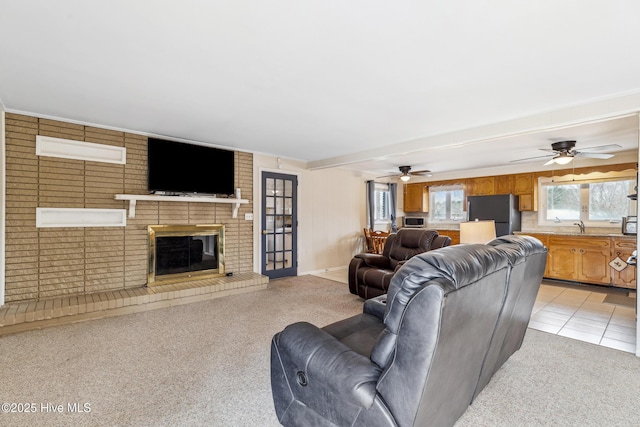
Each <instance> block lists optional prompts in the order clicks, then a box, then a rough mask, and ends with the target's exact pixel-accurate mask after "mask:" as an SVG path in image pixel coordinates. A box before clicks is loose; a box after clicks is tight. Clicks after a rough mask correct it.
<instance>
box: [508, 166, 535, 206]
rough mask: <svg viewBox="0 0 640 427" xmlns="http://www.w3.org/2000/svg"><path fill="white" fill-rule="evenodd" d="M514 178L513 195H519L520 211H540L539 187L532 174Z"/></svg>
mask: <svg viewBox="0 0 640 427" xmlns="http://www.w3.org/2000/svg"><path fill="white" fill-rule="evenodd" d="M512 176H513V194H516V195H518V209H519V210H521V211H537V210H538V186H537V184H536V179H535V176H534V174H532V173H519V174H516V175H512Z"/></svg>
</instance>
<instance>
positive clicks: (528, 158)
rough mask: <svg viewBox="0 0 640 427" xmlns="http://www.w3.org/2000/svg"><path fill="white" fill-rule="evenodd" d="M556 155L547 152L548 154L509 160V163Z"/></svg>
mask: <svg viewBox="0 0 640 427" xmlns="http://www.w3.org/2000/svg"><path fill="white" fill-rule="evenodd" d="M554 155H555V154H547V155H546V156H534V157H526V158H524V159H516V160H509V163H514V162H524V161H526V160H535V159H544V158H546V157H551V156H554Z"/></svg>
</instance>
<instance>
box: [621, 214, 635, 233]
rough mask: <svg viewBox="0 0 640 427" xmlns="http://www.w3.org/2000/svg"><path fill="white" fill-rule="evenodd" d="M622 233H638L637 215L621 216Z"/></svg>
mask: <svg viewBox="0 0 640 427" xmlns="http://www.w3.org/2000/svg"><path fill="white" fill-rule="evenodd" d="M622 234H630V235H635V234H638V217H637V216H625V217H622Z"/></svg>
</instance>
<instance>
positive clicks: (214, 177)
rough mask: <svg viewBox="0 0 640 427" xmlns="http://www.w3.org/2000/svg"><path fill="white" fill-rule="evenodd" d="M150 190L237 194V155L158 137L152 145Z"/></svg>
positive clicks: (150, 139)
mask: <svg viewBox="0 0 640 427" xmlns="http://www.w3.org/2000/svg"><path fill="white" fill-rule="evenodd" d="M148 154H149V155H148V167H149V180H148V184H149V191H150V192H158V191H162V192H168V193H204V194H215V195H218V196H223V195H225V196H226V195H232V194H234V153H233V151H229V150H222V149H219V148H214V147H205V146H202V145H194V144H185V143H181V142H175V141H167V140H164V139H158V138H149V142H148Z"/></svg>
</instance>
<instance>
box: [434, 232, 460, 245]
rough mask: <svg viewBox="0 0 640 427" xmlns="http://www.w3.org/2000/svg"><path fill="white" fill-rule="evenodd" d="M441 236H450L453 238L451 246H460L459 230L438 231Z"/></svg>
mask: <svg viewBox="0 0 640 427" xmlns="http://www.w3.org/2000/svg"><path fill="white" fill-rule="evenodd" d="M436 231H437V232H438V234H439V235H440V236H449V237H451V244H450V246H453V245H458V244H460V231H459V230H436Z"/></svg>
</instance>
